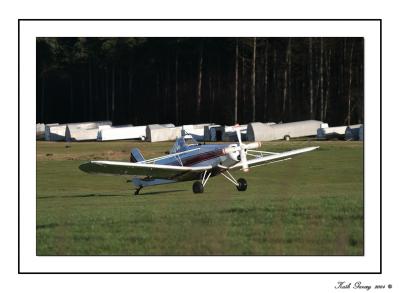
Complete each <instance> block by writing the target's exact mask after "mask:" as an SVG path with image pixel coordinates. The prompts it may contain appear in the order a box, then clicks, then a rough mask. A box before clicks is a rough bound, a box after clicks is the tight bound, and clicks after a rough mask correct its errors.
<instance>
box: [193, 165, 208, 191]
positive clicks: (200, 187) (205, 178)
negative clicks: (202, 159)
mask: <svg viewBox="0 0 400 293" xmlns="http://www.w3.org/2000/svg"><path fill="white" fill-rule="evenodd" d="M210 176H211V172H210V171H207V170H206V171H204V173H203V178H202V179H201V182H200V181H196V182H195V183H193V188H192V189H193V193H203V192H204V186H206V184H207V181H208V179H209V178H210Z"/></svg>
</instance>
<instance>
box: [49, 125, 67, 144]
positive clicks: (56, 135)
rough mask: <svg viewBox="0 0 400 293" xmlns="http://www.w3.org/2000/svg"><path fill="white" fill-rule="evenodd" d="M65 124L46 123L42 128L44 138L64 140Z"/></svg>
mask: <svg viewBox="0 0 400 293" xmlns="http://www.w3.org/2000/svg"><path fill="white" fill-rule="evenodd" d="M66 128H67V125H66V124H58V123H52V124H46V126H45V130H44V139H45V140H49V141H62V140H65V129H66Z"/></svg>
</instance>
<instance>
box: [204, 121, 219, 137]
mask: <svg viewBox="0 0 400 293" xmlns="http://www.w3.org/2000/svg"><path fill="white" fill-rule="evenodd" d="M222 131H223V126H221V125H217V124H211V125H206V126H204V141H220V140H222Z"/></svg>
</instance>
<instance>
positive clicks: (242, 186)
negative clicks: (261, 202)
mask: <svg viewBox="0 0 400 293" xmlns="http://www.w3.org/2000/svg"><path fill="white" fill-rule="evenodd" d="M237 182H238V185H236V188H237V190H239V191H245V190H246V189H247V181H246V180H245V179H243V178H239V179H238V181H237Z"/></svg>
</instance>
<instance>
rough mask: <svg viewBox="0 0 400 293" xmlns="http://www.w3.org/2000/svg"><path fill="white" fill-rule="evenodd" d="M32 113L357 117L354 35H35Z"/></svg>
mask: <svg viewBox="0 0 400 293" xmlns="http://www.w3.org/2000/svg"><path fill="white" fill-rule="evenodd" d="M36 59H37V60H36V61H37V62H36V65H37V66H36V70H37V79H36V80H37V87H36V90H37V93H36V120H37V122H38V123H39V122H42V123H51V122H59V123H65V122H79V121H93V120H112V121H113V123H114V124H134V125H142V124H151V123H174V124H176V125H182V124H192V123H201V122H215V123H219V124H234V123H240V124H244V123H247V122H251V121H260V122H290V121H298V120H306V119H318V120H322V121H324V122H328V123H329V124H331V125H347V124H354V123H362V121H363V118H364V117H363V115H364V114H363V113H364V40H363V38H315V37H310V38H307V37H304V38H289V37H285V38H256V37H253V38H37V40H36Z"/></svg>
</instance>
